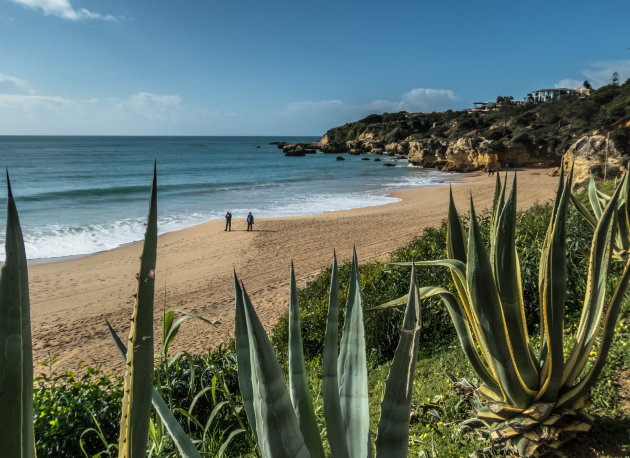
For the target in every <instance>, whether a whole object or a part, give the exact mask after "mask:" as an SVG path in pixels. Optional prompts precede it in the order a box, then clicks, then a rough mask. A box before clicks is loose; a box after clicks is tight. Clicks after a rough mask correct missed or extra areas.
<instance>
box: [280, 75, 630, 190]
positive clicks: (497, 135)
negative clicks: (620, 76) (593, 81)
mask: <svg viewBox="0 0 630 458" xmlns="http://www.w3.org/2000/svg"><path fill="white" fill-rule="evenodd" d="M504 100H506V99H504ZM278 147H280V148H282V149H283V151H284V152H285V154H287V155H303V154H307V153H308V152H312V151H314V150H319V151H322V152H324V153H335V154H340V153H349V154H364V153H372V154H385V155H392V156H399V157H400V156H404V157H407V158H408V159H409V162H410V163H412V164H415V165H419V166H423V167H434V168H438V169H440V170H448V171H461V172H468V171H473V170H500V169H505V168H514V167H550V166H559V165H560V162H561V158H562V156H563V155H565V154H567V158H571V159H570V160H571V161H573V159H575V166H576V175H577V176H576V178H577V181H580V180H583V179H584V176H586V178H588V173H589V172H590V171H591V170H592V171H593V172H594V173H596V174H598V173H600V171H603V170H604V168H605V169H606V170H607V176H614V175H615V174H617V173H620V172H621V171H623V170H625V165H624V164H625V163H627V162H628V160H629V159H630V80H628V81H626V82H625V83H624V84H623V85H620V86H617V85H608V86H604V87H602V88H600V89H598V90H596V91H593V92H592V93H591V95H590V96H588V97H567V98H564V99H560V100H558V101H556V102H553V103H538V104H535V103H529V104H514V103H512V102H510V101H509V100H508V101H506V102H503V103H501V104H498V105H497V107H496V108H494V109H486V110H475V109H471V110H464V111H450V110H449V111H446V112H441V113H407V112H404V111H403V112H399V113H384V114H382V115H378V114H372V115H369V116H367V117H366V118H364V119H361V120H359V121H356V122H353V123H348V124H345V125H343V126H339V127H335V128H332V129H330V130H328V131H327V132H326V133H325V134H324V135H323V136H322V138H321V140H320V141H318V142H313V143H298V144H287V143H280V144H278ZM606 157H608V163H607V166H606V167H604V166H603V165H602V164H604V162H605V159H606ZM567 160H568V159H567ZM565 163H566V162H565Z"/></svg>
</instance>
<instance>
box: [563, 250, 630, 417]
mask: <svg viewBox="0 0 630 458" xmlns="http://www.w3.org/2000/svg"><path fill="white" fill-rule="evenodd" d="M629 282H630V261H629V262H628V263H627V264H626V267H625V269H624V271H623V274H622V275H621V279H620V280H619V283H618V284H617V288H616V289H615V292H614V294H613V296H612V298H611V300H610V304H609V306H608V308H607V310H606V316H605V318H604V324H603V330H602V333H601V342H600V344H599V349H598V352H597V356H596V357H595V361H593V365H592V366H591V368H590V370H589V371H588V372H587V373H586V374H585V375H584V377H583V378H582V380H580V382H579V383H578V384H576V385H575V386H573V387H571V388H570V389H569V390H568V391H567V392H566V393H565V394H564V395H562V396H561V397H560V399H559V400H558V405H559V406H563V405H567V406H569V407H573V405H574V404H575V403H576V402H579V401H578V400H579V399H580V398H583V397H584V396H585V395H586V394H588V390H590V389H591V387H592V386H593V384H594V383H595V381H597V378H598V377H599V374H600V373H601V371H602V369H603V368H604V364H605V363H606V356H607V355H608V350H610V345H611V343H612V340H613V337H614V332H613V329H614V327H615V324H616V322H617V317H618V316H619V310H620V308H621V304H622V303H623V300H624V297H625V292H626V290H627V288H628V283H629Z"/></svg>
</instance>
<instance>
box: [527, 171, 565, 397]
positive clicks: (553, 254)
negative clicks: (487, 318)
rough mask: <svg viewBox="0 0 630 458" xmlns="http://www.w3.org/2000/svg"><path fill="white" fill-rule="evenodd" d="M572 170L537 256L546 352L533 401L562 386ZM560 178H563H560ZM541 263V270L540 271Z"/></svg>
mask: <svg viewBox="0 0 630 458" xmlns="http://www.w3.org/2000/svg"><path fill="white" fill-rule="evenodd" d="M572 177H573V169H572V170H571V172H570V173H569V176H568V177H567V180H566V183H563V186H562V193H561V194H559V195H557V196H556V206H555V212H554V215H553V217H552V220H551V221H550V223H549V229H548V231H547V237H546V238H545V244H544V250H543V253H542V256H541V271H540V275H541V276H542V279H541V283H540V286H541V294H540V304H541V329H542V330H543V332H544V334H545V339H546V340H545V343H546V346H547V352H546V355H545V359H544V364H543V367H542V370H541V373H540V390H539V392H538V395H537V396H536V400H541V401H548V402H553V401H554V400H556V399H557V396H558V391H559V390H560V387H561V386H562V373H563V370H564V356H563V348H564V347H563V341H564V309H565V300H566V287H567V266H566V213H567V206H568V202H569V195H570V194H571V182H572ZM560 180H563V178H562V177H560ZM543 266H544V271H543V270H542V269H543Z"/></svg>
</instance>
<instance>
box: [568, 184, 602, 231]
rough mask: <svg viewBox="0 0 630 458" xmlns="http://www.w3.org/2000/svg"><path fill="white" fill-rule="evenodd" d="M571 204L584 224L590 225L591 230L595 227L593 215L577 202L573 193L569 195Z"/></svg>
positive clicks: (595, 221)
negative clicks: (581, 217) (584, 221)
mask: <svg viewBox="0 0 630 458" xmlns="http://www.w3.org/2000/svg"><path fill="white" fill-rule="evenodd" d="M570 197H571V202H573V205H574V206H575V209H576V210H577V211H578V212H579V213H580V214H581V215H582V216H583V217H584V219H585V220H586V222H587V223H588V224H590V225H591V227H592V228H593V229H595V227H596V226H597V219H596V218H595V217H594V216H593V214H592V213H591V212H590V211H588V209H587V208H586V207H585V206H584V204H583V203H582V202H580V201H579V199H578V198H577V197H575V195H574V194H573V193H571V195H570Z"/></svg>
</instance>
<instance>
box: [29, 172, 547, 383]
mask: <svg viewBox="0 0 630 458" xmlns="http://www.w3.org/2000/svg"><path fill="white" fill-rule="evenodd" d="M453 178H454V179H455V180H456V181H457V182H458V183H457V184H454V185H453V195H454V197H455V202H456V204H457V206H458V210H459V212H460V213H464V212H466V211H468V209H469V203H468V199H469V196H470V195H471V194H472V196H473V198H474V201H475V206H476V209H477V210H483V209H488V208H489V207H490V206H491V205H492V199H493V194H494V183H495V181H494V179H493V178H490V177H488V176H487V174H485V173H474V174H467V175H458V176H456V177H455V176H454V177H453ZM557 182H558V178H554V177H551V176H550V170H548V169H536V170H524V171H521V172H519V173H518V206H519V208H527V207H529V206H531V205H533V204H534V203H536V202H545V201H547V200H548V199H550V198H552V197H553V195H554V192H555V189H556V186H557ZM448 193H449V187H448V185H444V186H436V187H424V188H416V189H408V190H402V191H396V192H394V193H393V196H394V197H397V198H400V199H401V201H399V202H396V203H392V204H387V205H381V206H375V207H366V208H360V209H355V210H347V211H337V212H329V213H324V214H319V215H312V216H299V217H291V218H265V219H263V218H260V219H258V218H257V219H256V223H255V224H254V231H253V232H246V231H245V229H246V222H245V219H244V218H243V219H234V220H233V221H232V232H224V230H223V229H224V222H223V221H211V222H208V223H205V224H201V225H198V226H195V227H191V228H187V229H183V230H180V231H176V232H171V233H168V234H164V235H162V236H160V237H159V240H158V261H157V268H156V291H155V314H154V315H155V316H154V322H155V325H154V329H155V336H156V337H155V342H156V348H155V349H156V354H158V353H159V346H160V336H161V315H162V308H163V304H166V307H167V309H169V310H170V309H182V310H186V311H188V312H193V313H196V314H200V315H202V316H204V317H205V318H207V319H209V320H213V321H214V320H216V321H217V322H218V324H217V325H216V326H210V325H208V324H205V323H201V322H199V321H197V320H189V321H188V322H186V323H184V324H183V325H182V328H181V330H180V333H179V335H178V336H177V339H176V341H175V344H174V345H173V347H172V353H171V354H174V352H175V351H177V350H180V349H186V350H188V351H191V352H193V351H207V349H208V348H212V347H216V346H218V345H219V344H220V343H223V342H226V341H227V340H228V339H229V338H230V337H233V335H234V310H233V308H234V286H233V285H234V283H233V270H234V269H235V270H236V272H237V274H238V276H239V278H240V279H241V280H242V281H243V282H244V284H245V287H246V288H247V291H248V293H249V295H250V297H251V299H252V302H253V304H254V306H255V307H256V310H257V312H258V314H259V316H260V319H261V321H262V323H263V324H264V325H265V327H266V328H267V329H271V328H272V327H273V325H274V324H275V323H276V321H277V319H278V318H279V317H280V316H281V315H282V314H283V313H284V312H285V311H286V310H287V303H288V295H289V290H288V289H289V266H290V262H291V261H293V262H294V265H295V271H296V277H297V282H298V287H301V286H304V285H305V284H306V283H307V282H308V281H309V280H312V279H313V278H315V277H316V276H317V274H318V273H319V272H320V271H321V270H322V269H323V268H325V267H327V266H329V265H330V264H331V262H332V255H333V249H335V250H336V251H337V256H338V259H339V262H340V263H343V262H345V261H348V260H350V259H351V256H352V248H353V246H354V245H356V249H357V254H358V257H359V262H361V263H363V262H367V261H372V260H379V261H386V260H387V259H388V256H389V255H390V253H391V252H393V251H394V250H396V249H397V248H400V247H402V246H404V245H405V244H407V243H408V242H410V241H411V240H413V239H414V238H415V237H416V236H419V235H421V234H422V230H423V229H424V228H426V227H429V226H437V225H439V224H440V222H441V221H442V220H443V219H444V218H445V217H446V213H447V205H448ZM158 209H159V204H158ZM141 250H142V244H141V242H138V243H134V244H131V245H128V246H125V247H121V248H117V249H115V250H111V251H106V252H102V253H96V254H93V255H90V256H86V257H83V258H79V259H72V260H68V261H62V262H53V263H49V264H40V265H34V266H31V267H29V280H30V298H31V316H32V336H33V352H34V354H33V360H34V363H35V366H36V367H35V373H36V374H39V372H41V370H40V369H41V368H39V367H38V363H39V362H41V361H47V359H48V357H49V356H50V355H59V361H58V363H57V364H56V365H55V367H56V370H57V371H60V370H69V369H75V368H76V367H77V364H78V363H79V362H80V361H83V362H85V363H86V364H88V365H92V366H94V365H100V366H102V368H103V369H104V370H107V371H110V370H111V371H115V372H118V373H122V372H123V371H124V364H123V362H122V359H121V357H120V355H119V354H118V352H117V350H116V348H115V347H114V344H113V342H112V340H111V338H110V336H109V332H108V330H107V326H106V324H105V319H107V320H109V322H110V323H111V324H112V326H113V327H114V328H115V329H116V331H117V332H118V333H119V335H120V336H121V337H122V338H123V340H124V341H126V339H127V336H128V333H129V322H130V318H131V313H132V308H133V294H134V293H135V292H136V287H137V285H136V280H135V276H136V273H137V272H138V270H139V267H140V261H139V256H140V253H141Z"/></svg>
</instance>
